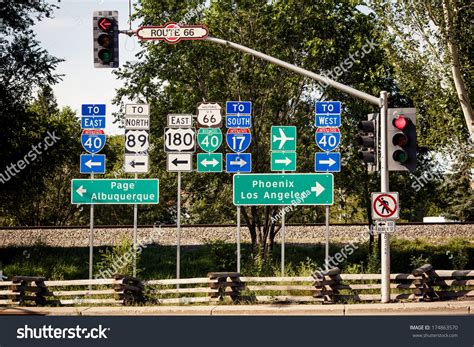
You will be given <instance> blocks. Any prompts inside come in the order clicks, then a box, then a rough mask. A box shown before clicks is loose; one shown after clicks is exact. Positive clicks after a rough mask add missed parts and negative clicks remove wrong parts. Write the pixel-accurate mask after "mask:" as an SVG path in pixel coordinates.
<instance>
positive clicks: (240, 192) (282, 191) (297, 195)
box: [234, 173, 334, 206]
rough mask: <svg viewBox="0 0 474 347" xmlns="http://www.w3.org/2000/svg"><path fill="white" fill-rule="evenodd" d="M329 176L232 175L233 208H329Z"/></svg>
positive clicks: (331, 188) (331, 187) (332, 199)
mask: <svg viewBox="0 0 474 347" xmlns="http://www.w3.org/2000/svg"><path fill="white" fill-rule="evenodd" d="M333 186H334V178H333V175H332V174H318V173H302V174H300V173H288V174H241V175H234V205H236V206H245V205H247V206H252V205H332V204H333V201H334V194H333Z"/></svg>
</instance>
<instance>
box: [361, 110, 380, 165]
mask: <svg viewBox="0 0 474 347" xmlns="http://www.w3.org/2000/svg"><path fill="white" fill-rule="evenodd" d="M377 117H378V113H370V114H368V115H367V120H363V121H360V122H359V126H358V127H359V136H358V138H357V142H358V144H359V147H360V150H359V159H360V160H362V161H363V162H364V163H366V164H367V165H368V167H369V170H370V171H375V170H376V167H377V157H378V137H377Z"/></svg>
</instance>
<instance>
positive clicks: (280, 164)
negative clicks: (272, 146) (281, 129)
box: [271, 152, 296, 171]
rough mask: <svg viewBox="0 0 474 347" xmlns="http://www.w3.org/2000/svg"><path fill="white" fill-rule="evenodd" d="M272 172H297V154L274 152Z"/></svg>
mask: <svg viewBox="0 0 474 347" xmlns="http://www.w3.org/2000/svg"><path fill="white" fill-rule="evenodd" d="M271 170H272V171H296V152H272V158H271Z"/></svg>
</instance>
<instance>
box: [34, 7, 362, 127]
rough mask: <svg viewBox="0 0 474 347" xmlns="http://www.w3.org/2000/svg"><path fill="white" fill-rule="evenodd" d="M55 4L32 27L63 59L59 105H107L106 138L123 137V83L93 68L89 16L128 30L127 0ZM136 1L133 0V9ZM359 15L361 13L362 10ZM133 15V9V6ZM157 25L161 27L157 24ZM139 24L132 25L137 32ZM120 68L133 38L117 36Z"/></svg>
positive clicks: (131, 52) (129, 57) (131, 56)
mask: <svg viewBox="0 0 474 347" xmlns="http://www.w3.org/2000/svg"><path fill="white" fill-rule="evenodd" d="M48 2H49V3H52V4H56V5H57V6H59V9H56V11H54V14H53V18H46V19H43V20H42V21H41V22H38V24H36V25H35V28H34V30H35V32H36V35H37V39H38V40H39V41H40V43H41V46H42V47H44V48H45V49H46V50H47V51H48V52H49V53H50V54H52V55H53V56H56V57H58V58H62V59H65V61H64V62H62V63H60V64H59V65H58V69H57V73H59V74H64V77H63V80H62V82H60V83H58V84H56V85H55V86H53V89H54V92H55V95H56V98H57V102H58V105H59V106H60V107H63V106H69V107H71V108H72V109H73V110H75V111H76V112H77V114H78V116H80V110H81V105H82V104H106V109H107V116H108V117H107V127H106V129H105V132H106V134H109V135H116V134H123V129H120V128H119V126H118V124H117V123H116V124H113V117H112V113H113V112H116V111H117V110H118V108H117V107H116V106H114V105H112V99H113V98H114V96H115V90H116V89H117V88H119V87H121V86H122V84H123V82H122V81H120V80H117V79H116V78H115V76H114V75H113V74H112V71H113V70H114V69H107V68H104V69H100V68H94V64H93V38H92V14H93V12H94V11H99V10H116V11H118V12H119V28H120V29H128V28H129V24H128V11H129V10H128V1H127V0H59V1H58V0H48ZM134 2H135V1H134V0H132V5H133V3H134ZM361 10H362V12H366V11H364V9H362V8H361ZM132 11H133V6H132ZM156 24H157V25H159V24H163V23H156ZM138 25H139V23H138V22H136V23H132V28H133V29H136V28H138ZM119 45H120V48H119V49H120V51H119V52H120V53H119V54H120V66H123V65H124V63H125V62H127V61H136V60H137V58H136V57H135V54H136V53H138V49H139V44H138V40H137V38H136V37H129V36H127V35H125V34H120V35H119Z"/></svg>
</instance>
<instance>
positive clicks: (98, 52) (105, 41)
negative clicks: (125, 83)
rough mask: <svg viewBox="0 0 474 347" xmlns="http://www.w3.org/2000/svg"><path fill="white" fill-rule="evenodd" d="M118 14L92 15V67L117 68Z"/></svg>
mask: <svg viewBox="0 0 474 347" xmlns="http://www.w3.org/2000/svg"><path fill="white" fill-rule="evenodd" d="M118 32H119V29H118V12H117V11H95V12H94V15H93V38H94V66H95V67H98V68H114V67H118V66H119V47H118V43H119V42H118Z"/></svg>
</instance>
